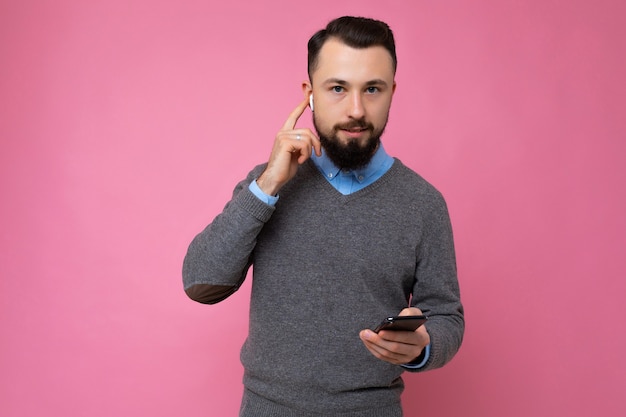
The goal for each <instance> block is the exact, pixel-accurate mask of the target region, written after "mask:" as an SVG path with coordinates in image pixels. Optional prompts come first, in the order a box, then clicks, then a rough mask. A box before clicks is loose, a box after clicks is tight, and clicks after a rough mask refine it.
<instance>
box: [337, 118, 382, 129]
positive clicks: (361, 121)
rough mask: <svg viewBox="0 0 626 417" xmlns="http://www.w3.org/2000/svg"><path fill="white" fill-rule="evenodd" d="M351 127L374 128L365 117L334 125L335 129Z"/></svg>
mask: <svg viewBox="0 0 626 417" xmlns="http://www.w3.org/2000/svg"><path fill="white" fill-rule="evenodd" d="M352 129H362V130H374V126H373V125H372V124H371V123H369V122H368V121H367V120H365V119H359V120H352V121H350V122H348V123H344V124H336V125H335V131H337V130H352Z"/></svg>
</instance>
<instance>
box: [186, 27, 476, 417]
mask: <svg viewBox="0 0 626 417" xmlns="http://www.w3.org/2000/svg"><path fill="white" fill-rule="evenodd" d="M308 47H309V56H308V60H309V62H308V64H309V67H308V71H309V80H307V81H305V82H303V85H302V90H303V93H304V94H303V95H304V100H303V101H302V102H301V103H300V104H299V105H298V106H297V107H296V108H295V110H294V111H293V112H292V113H291V114H290V115H289V117H288V118H287V121H286V122H285V124H284V126H283V127H282V129H280V131H279V132H278V134H277V135H276V138H275V141H274V145H273V149H272V151H271V154H270V157H269V160H268V162H267V163H266V164H263V165H261V166H258V167H256V168H254V169H253V170H252V171H251V172H250V174H249V175H248V177H247V178H246V179H245V180H243V181H242V182H240V183H239V184H238V185H237V187H236V188H235V191H234V193H233V197H232V199H231V201H230V202H229V203H228V204H227V205H226V207H225V208H224V211H223V212H222V213H221V214H220V215H218V216H217V217H216V218H215V219H214V220H213V222H212V223H211V224H210V225H209V226H208V227H207V228H206V229H205V230H204V231H202V232H201V233H200V234H199V235H198V236H196V238H195V239H194V240H193V242H192V243H191V245H190V247H189V251H188V253H187V256H186V258H185V261H184V265H183V278H184V285H185V291H186V293H187V294H188V295H189V297H191V298H192V299H194V300H196V301H199V302H202V303H208V304H211V303H216V302H218V301H221V300H223V299H225V298H226V297H228V296H229V295H230V294H232V293H233V292H234V291H236V290H237V289H238V287H239V286H240V285H241V283H242V281H243V280H244V278H245V276H246V274H247V271H248V269H249V267H250V266H251V265H253V282H252V296H251V305H250V328H249V334H248V338H247V340H246V342H245V344H244V346H243V348H242V352H241V360H242V363H243V365H244V368H245V375H244V386H245V390H244V398H243V401H242V405H241V411H240V416H244V417H247V416H255V417H263V416H299V417H301V416H346V417H347V416H363V417H369V416H377V417H388V416H389V417H391V416H394V417H397V416H401V415H402V408H401V405H400V394H401V392H402V390H403V382H402V379H401V374H402V372H403V371H405V370H409V371H415V372H417V371H425V370H428V369H433V368H437V367H440V366H443V365H444V364H445V363H447V362H448V361H449V360H450V359H451V358H452V357H453V356H454V354H455V353H456V352H457V350H458V348H459V347H460V345H461V341H462V338H463V331H464V318H463V308H462V305H461V302H460V295H459V287H458V282H457V276H456V261H455V255H454V245H453V240H452V230H451V226H450V221H449V216H448V212H447V208H446V204H445V202H444V199H443V197H442V196H441V195H440V193H439V192H437V191H436V190H435V189H434V188H433V187H432V186H431V185H430V184H428V183H427V182H426V181H425V180H424V179H422V178H421V177H420V176H419V175H418V174H416V173H415V172H413V171H411V170H410V169H409V168H407V167H406V166H404V165H403V164H402V163H401V162H400V161H399V160H398V159H394V158H392V157H390V156H389V155H387V153H386V152H385V150H384V148H383V145H382V144H381V142H380V137H381V135H382V134H383V131H384V129H385V125H386V123H387V118H388V114H389V108H390V106H391V101H392V97H393V94H394V91H395V89H396V83H395V80H394V77H395V70H396V52H395V44H394V39H393V34H392V32H391V30H390V29H389V27H388V26H387V25H386V24H385V23H383V22H380V21H376V20H371V19H365V18H355V17H342V18H339V19H336V20H334V21H332V22H330V23H329V24H328V26H327V27H326V29H324V30H321V31H319V32H317V33H316V34H315V35H314V36H313V37H312V38H311V39H310V41H309V45H308ZM307 106H310V107H311V110H312V111H313V121H314V126H315V130H316V132H317V134H316V133H314V132H313V131H311V130H310V129H306V128H297V127H296V123H297V121H298V119H299V118H300V116H301V115H302V114H303V113H304V111H305V110H306V108H307ZM407 306H408V307H407ZM422 313H424V314H425V315H427V316H428V321H427V323H426V324H425V325H423V326H421V327H420V328H418V329H417V330H415V331H390V330H388V331H381V332H379V333H375V332H373V331H372V330H370V329H371V328H372V327H374V326H375V325H377V324H378V323H379V322H380V321H381V320H382V319H383V318H384V317H387V316H391V315H398V314H399V315H415V314H422Z"/></svg>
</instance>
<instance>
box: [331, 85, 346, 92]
mask: <svg viewBox="0 0 626 417" xmlns="http://www.w3.org/2000/svg"><path fill="white" fill-rule="evenodd" d="M332 90H333V91H334V92H335V93H343V91H344V89H343V87H342V86H340V85H336V86H334V87H333V88H332Z"/></svg>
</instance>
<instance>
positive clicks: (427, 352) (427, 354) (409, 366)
mask: <svg viewBox="0 0 626 417" xmlns="http://www.w3.org/2000/svg"><path fill="white" fill-rule="evenodd" d="M428 358H430V345H426V347H425V348H424V359H422V360H421V361H420V362H419V363H405V364H404V365H400V366H402V367H403V368H407V369H419V368H422V367H423V366H424V365H426V362H428Z"/></svg>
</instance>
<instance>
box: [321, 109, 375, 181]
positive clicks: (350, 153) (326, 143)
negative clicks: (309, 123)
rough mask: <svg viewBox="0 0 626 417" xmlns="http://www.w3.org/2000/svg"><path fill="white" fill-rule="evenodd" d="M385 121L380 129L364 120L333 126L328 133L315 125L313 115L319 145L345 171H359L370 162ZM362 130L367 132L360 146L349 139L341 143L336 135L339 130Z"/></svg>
mask: <svg viewBox="0 0 626 417" xmlns="http://www.w3.org/2000/svg"><path fill="white" fill-rule="evenodd" d="M386 125H387V121H386V120H385V123H384V124H383V126H382V128H380V129H375V128H374V126H373V125H372V124H371V123H369V122H367V121H366V120H365V119H359V120H353V121H351V122H349V123H346V124H342V125H335V126H334V127H333V128H332V130H331V131H330V132H328V133H326V132H323V131H321V130H320V128H319V127H318V125H317V122H316V120H315V114H314V115H313V126H315V130H316V131H317V136H318V137H319V139H320V143H321V144H322V147H323V148H324V151H325V152H326V155H327V156H328V158H329V159H330V160H331V161H332V162H333V163H334V164H335V165H336V166H337V167H339V168H341V169H347V170H355V169H360V168H363V167H364V166H366V165H367V164H368V163H369V162H370V161H371V160H372V157H373V156H374V154H375V153H376V149H378V146H379V145H380V137H381V136H382V134H383V132H384V131H385V126H386ZM357 128H359V129H363V130H364V131H367V132H369V138H368V139H367V142H365V143H363V144H361V143H359V141H358V140H356V139H349V140H348V142H346V143H342V142H341V140H340V139H339V137H338V136H337V133H338V132H339V131H340V130H350V129H357Z"/></svg>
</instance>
